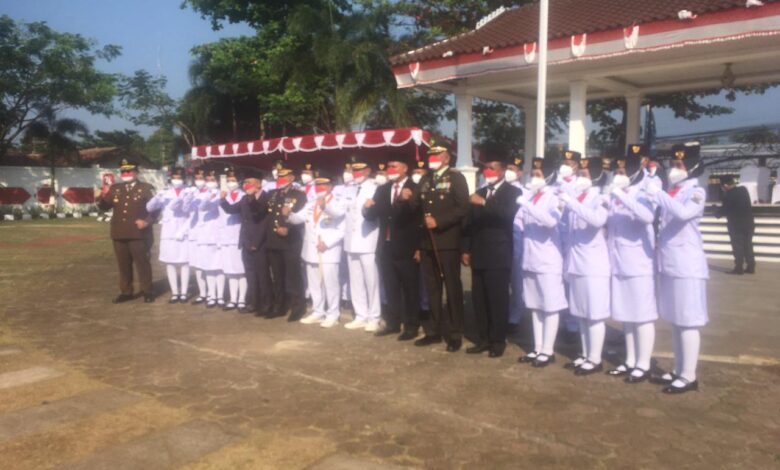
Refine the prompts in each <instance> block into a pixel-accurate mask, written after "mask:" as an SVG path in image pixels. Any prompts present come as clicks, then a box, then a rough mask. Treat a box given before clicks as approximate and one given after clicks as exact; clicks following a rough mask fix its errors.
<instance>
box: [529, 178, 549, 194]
mask: <svg viewBox="0 0 780 470" xmlns="http://www.w3.org/2000/svg"><path fill="white" fill-rule="evenodd" d="M546 185H547V182H546V181H545V180H544V178H540V177H538V176H534V177H533V178H531V182H530V183H528V189H529V190H530V191H531V192H533V193H538V192H539V190H540V189H542V188H543V187H545V186H546Z"/></svg>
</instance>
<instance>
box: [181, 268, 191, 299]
mask: <svg viewBox="0 0 780 470" xmlns="http://www.w3.org/2000/svg"><path fill="white" fill-rule="evenodd" d="M188 290H190V265H189V264H183V265H181V290H179V295H183V296H185V297H186V295H187V291H188Z"/></svg>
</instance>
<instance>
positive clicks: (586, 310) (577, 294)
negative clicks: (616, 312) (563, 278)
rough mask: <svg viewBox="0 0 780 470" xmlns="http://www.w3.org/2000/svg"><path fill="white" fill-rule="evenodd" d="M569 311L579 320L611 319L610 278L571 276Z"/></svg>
mask: <svg viewBox="0 0 780 470" xmlns="http://www.w3.org/2000/svg"><path fill="white" fill-rule="evenodd" d="M569 311H570V312H571V314H572V315H574V316H575V317H577V318H585V319H587V320H597V321H598V320H606V319H607V318H609V277H608V276H577V275H574V274H572V275H569Z"/></svg>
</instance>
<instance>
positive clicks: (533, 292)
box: [523, 271, 568, 312]
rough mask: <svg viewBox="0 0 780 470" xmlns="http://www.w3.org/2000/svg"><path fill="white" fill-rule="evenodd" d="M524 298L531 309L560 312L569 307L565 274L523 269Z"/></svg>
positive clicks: (527, 306)
mask: <svg viewBox="0 0 780 470" xmlns="http://www.w3.org/2000/svg"><path fill="white" fill-rule="evenodd" d="M523 300H524V301H525V306H526V308H528V309H529V310H535V311H538V312H560V311H561V310H564V309H565V308H566V307H568V303H567V302H566V290H565V289H564V287H563V276H562V275H560V274H544V273H532V272H530V271H523Z"/></svg>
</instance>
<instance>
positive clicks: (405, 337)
mask: <svg viewBox="0 0 780 470" xmlns="http://www.w3.org/2000/svg"><path fill="white" fill-rule="evenodd" d="M416 337H417V331H413V330H406V331H404V332H403V333H401V334H400V335H399V336H398V341H411V340H413V339H415V338H416Z"/></svg>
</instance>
